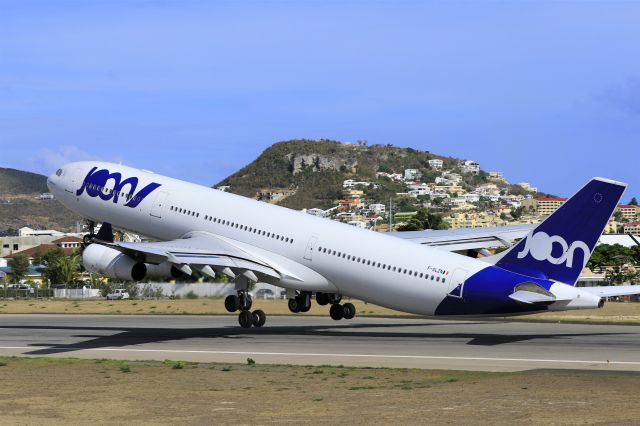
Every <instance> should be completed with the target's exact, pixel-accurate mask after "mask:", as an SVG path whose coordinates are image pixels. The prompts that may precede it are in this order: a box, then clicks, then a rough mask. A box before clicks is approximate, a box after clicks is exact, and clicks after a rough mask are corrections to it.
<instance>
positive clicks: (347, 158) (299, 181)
mask: <svg viewBox="0 0 640 426" xmlns="http://www.w3.org/2000/svg"><path fill="white" fill-rule="evenodd" d="M431 159H441V160H443V162H444V169H449V170H456V168H457V167H458V165H459V163H460V160H459V159H456V158H453V157H447V156H442V155H436V154H433V153H431V152H429V151H418V150H415V149H412V148H399V147H396V146H393V145H371V146H369V145H368V144H366V143H362V142H361V143H358V144H347V143H341V142H338V141H332V140H318V141H315V140H306V139H302V140H291V141H284V142H278V143H275V144H274V145H272V146H271V147H269V148H267V149H266V150H265V151H264V152H263V153H262V154H261V155H260V156H259V157H258V158H257V159H256V160H255V161H253V162H252V163H250V164H248V165H247V166H245V167H243V168H242V169H241V170H239V171H238V172H236V173H234V174H233V175H231V176H229V177H227V178H226V179H224V180H223V181H221V182H219V183H218V184H217V185H216V186H221V185H228V186H230V189H229V191H230V192H233V193H236V194H240V195H244V196H247V197H255V196H256V193H257V192H258V191H260V190H261V189H264V188H271V189H294V190H296V192H295V194H293V195H291V196H289V197H287V198H285V199H283V200H281V201H280V202H279V204H280V205H283V206H286V207H290V208H293V209H302V208H311V207H318V208H323V209H326V208H329V207H332V206H333V205H334V202H335V200H337V199H340V198H341V197H342V182H343V181H344V180H346V179H355V180H358V181H360V180H364V181H369V182H374V181H375V182H376V183H377V184H379V188H377V189H374V188H367V189H366V191H365V193H366V197H367V200H369V201H370V202H388V201H389V198H390V197H393V196H395V194H396V193H397V192H401V191H404V190H405V187H404V186H403V185H399V184H397V183H396V182H392V181H391V180H389V179H385V178H382V179H376V172H387V173H389V172H396V173H402V172H403V171H404V170H405V169H419V170H420V171H421V172H422V174H423V180H424V181H433V179H434V178H435V176H437V175H439V173H438V172H436V171H435V170H432V169H431V168H430V167H429V163H428V161H429V160H431ZM464 179H465V182H464V185H465V187H468V188H472V187H474V186H476V185H477V184H478V183H481V182H484V181H487V174H486V173H484V172H481V173H480V174H479V175H465V176H464ZM509 191H510V192H511V193H512V194H520V193H522V194H524V193H526V191H524V190H523V189H522V188H520V187H518V186H515V185H509Z"/></svg>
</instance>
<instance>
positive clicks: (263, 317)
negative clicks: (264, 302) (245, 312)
mask: <svg viewBox="0 0 640 426" xmlns="http://www.w3.org/2000/svg"><path fill="white" fill-rule="evenodd" d="M252 315H253V326H254V327H262V326H263V325H264V323H265V322H266V321H267V314H265V313H264V311H262V310H261V309H256V310H255V311H253V314H252Z"/></svg>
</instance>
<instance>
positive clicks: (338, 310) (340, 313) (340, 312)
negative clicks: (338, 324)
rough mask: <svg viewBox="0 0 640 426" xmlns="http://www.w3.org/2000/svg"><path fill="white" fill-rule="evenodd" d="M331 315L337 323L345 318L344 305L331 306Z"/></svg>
mask: <svg viewBox="0 0 640 426" xmlns="http://www.w3.org/2000/svg"><path fill="white" fill-rule="evenodd" d="M329 315H331V318H332V319H334V320H336V321H339V320H341V319H342V318H344V309H342V305H340V304H338V303H336V304H334V305H331V308H330V309H329Z"/></svg>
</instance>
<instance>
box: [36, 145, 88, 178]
mask: <svg viewBox="0 0 640 426" xmlns="http://www.w3.org/2000/svg"><path fill="white" fill-rule="evenodd" d="M97 159H98V158H97V157H96V156H95V155H91V154H89V153H87V152H85V151H83V150H82V149H80V148H78V147H77V146H73V145H66V146H61V147H59V148H57V149H55V150H53V149H49V148H42V149H41V150H40V152H39V153H38V157H37V162H38V163H39V164H38V165H39V166H40V167H39V168H40V169H41V170H43V171H46V172H51V171H53V170H55V169H57V168H58V167H60V166H62V165H63V164H66V163H71V162H73V161H83V160H97Z"/></svg>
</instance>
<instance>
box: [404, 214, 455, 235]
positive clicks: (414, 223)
mask: <svg viewBox="0 0 640 426" xmlns="http://www.w3.org/2000/svg"><path fill="white" fill-rule="evenodd" d="M448 228H449V224H448V223H447V222H446V221H444V220H443V219H442V216H441V215H439V214H435V213H431V212H429V211H428V210H427V209H420V210H418V214H416V215H415V217H413V218H411V219H409V221H408V222H407V223H406V224H404V225H403V226H400V227H399V228H398V231H422V230H423V229H448Z"/></svg>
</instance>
